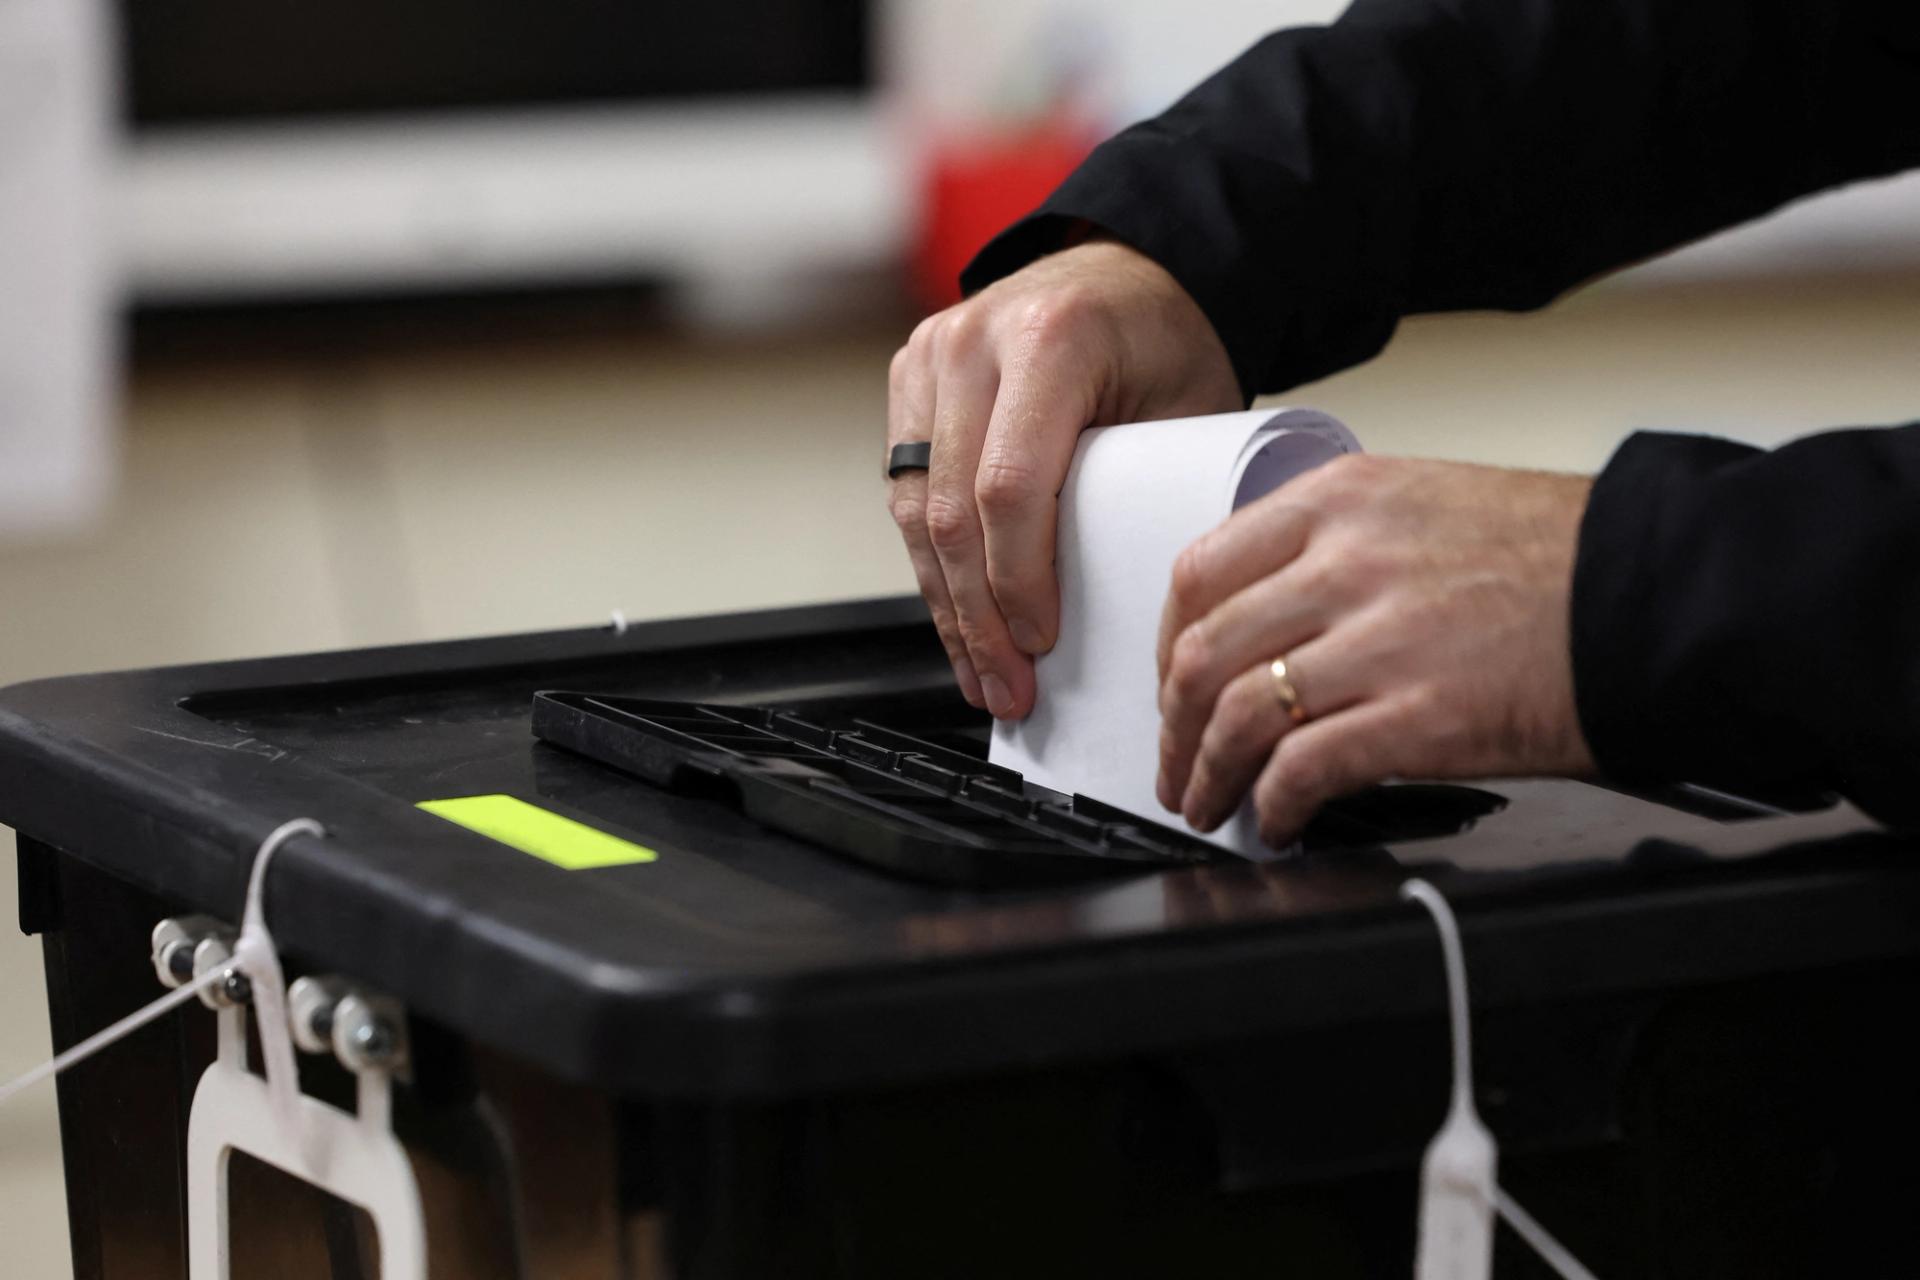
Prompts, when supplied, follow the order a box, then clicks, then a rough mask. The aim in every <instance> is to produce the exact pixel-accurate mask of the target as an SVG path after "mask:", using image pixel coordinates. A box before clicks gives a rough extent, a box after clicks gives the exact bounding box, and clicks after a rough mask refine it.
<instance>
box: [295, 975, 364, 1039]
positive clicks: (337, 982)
mask: <svg viewBox="0 0 1920 1280" xmlns="http://www.w3.org/2000/svg"><path fill="white" fill-rule="evenodd" d="M351 990H352V989H351V988H350V987H348V986H347V984H346V983H345V982H344V981H342V980H341V979H339V978H331V977H306V978H295V979H294V980H293V985H291V986H289V987H288V988H287V1020H288V1022H290V1023H291V1024H292V1031H293V1042H294V1044H296V1045H298V1046H299V1047H300V1048H301V1049H302V1050H304V1051H305V1052H307V1053H331V1052H332V1051H333V1020H334V1010H335V1009H337V1008H339V1005H340V1001H341V1000H342V999H344V998H345V997H346V996H347V995H348V994H349V992H350V991H351Z"/></svg>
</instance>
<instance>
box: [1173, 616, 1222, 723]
mask: <svg viewBox="0 0 1920 1280" xmlns="http://www.w3.org/2000/svg"><path fill="white" fill-rule="evenodd" d="M1212 666H1213V646H1212V645H1211V644H1210V643H1209V642H1208V639H1207V635H1206V629H1205V627H1204V626H1203V625H1202V624H1200V623H1197V622H1196V623H1194V624H1193V625H1192V626H1190V627H1188V628H1187V629H1186V630H1185V631H1182V632H1181V633H1180V635H1179V637H1178V638H1177V639H1176V640H1175V641H1174V642H1173V656H1172V658H1171V659H1170V660H1169V661H1168V663H1167V684H1168V686H1169V687H1170V688H1171V690H1172V692H1173V696H1174V698H1175V699H1176V700H1178V701H1179V702H1182V703H1186V704H1192V703H1194V702H1197V701H1199V700H1200V699H1201V698H1203V697H1204V696H1205V694H1206V688H1207V683H1208V678H1209V676H1210V675H1211V674H1212Z"/></svg>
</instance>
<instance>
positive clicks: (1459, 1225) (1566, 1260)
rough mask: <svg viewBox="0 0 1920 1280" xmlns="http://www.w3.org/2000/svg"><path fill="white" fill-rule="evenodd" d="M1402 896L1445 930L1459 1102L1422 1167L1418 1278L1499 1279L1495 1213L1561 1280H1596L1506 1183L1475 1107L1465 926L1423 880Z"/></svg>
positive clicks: (1443, 944) (1443, 946) (1442, 944)
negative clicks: (1462, 927)
mask: <svg viewBox="0 0 1920 1280" xmlns="http://www.w3.org/2000/svg"><path fill="white" fill-rule="evenodd" d="M1400 896H1401V897H1403V898H1405V899H1407V900H1408V901H1410V902H1417V903H1419V904H1420V905H1421V906H1422V907H1425V908H1426V910H1427V914H1429V915H1431V916H1432V917H1433V925H1434V928H1435V929H1437V930H1438V931H1439V933H1440V952H1441V957H1442V959H1443V961H1444V962H1445V965H1446V975H1447V1020H1448V1022H1449V1023H1450V1024H1451V1026H1452V1031H1453V1101H1452V1102H1451V1104H1450V1105H1449V1106H1448V1107H1447V1118H1446V1120H1445V1121H1444V1122H1443V1123H1442V1124H1441V1126H1440V1132H1439V1133H1437V1134H1435V1135H1434V1138H1433V1141H1432V1142H1431V1143H1429V1144H1428V1146H1427V1154H1426V1158H1425V1159H1424V1160H1422V1161H1421V1165H1420V1235H1419V1245H1418V1252H1417V1253H1416V1254H1415V1257H1414V1272H1413V1273H1414V1278H1415V1280H1488V1277H1490V1276H1491V1275H1492V1274H1493V1220H1494V1215H1495V1214H1496V1213H1497V1214H1499V1216H1500V1217H1502V1218H1504V1219H1506V1222H1507V1225H1508V1226H1510V1227H1512V1228H1513V1229H1514V1231H1515V1233H1516V1234H1518V1235H1519V1237H1520V1238H1521V1239H1522V1240H1524V1241H1526V1242H1527V1244H1528V1246H1529V1247H1531V1248H1532V1249H1533V1251H1534V1252H1535V1253H1537V1254H1539V1255H1540V1257H1541V1258H1542V1260H1544V1261H1545V1262H1546V1264H1547V1265H1548V1266H1550V1267H1552V1268H1553V1269H1554V1271H1555V1272H1557V1273H1558V1274H1559V1275H1560V1276H1561V1278H1562V1280H1596V1277H1595V1276H1594V1274H1593V1272H1591V1271H1589V1270H1587V1269H1586V1267H1584V1266H1582V1265H1581V1263H1580V1260H1579V1259H1578V1258H1576V1257H1574V1256H1573V1254H1572V1252H1571V1251H1570V1250H1568V1249H1567V1247H1566V1246H1565V1245H1563V1244H1561V1243H1560V1242H1559V1241H1558V1240H1556V1239H1554V1238H1553V1236H1552V1235H1551V1234H1550V1233H1549V1232H1548V1231H1547V1229H1546V1228H1545V1227H1543V1226H1541V1225H1540V1224H1539V1222H1537V1221H1536V1220H1535V1219H1534V1217H1533V1215H1532V1214H1530V1213H1528V1212H1527V1211H1526V1210H1525V1209H1523V1208H1521V1207H1520V1205H1519V1203H1518V1202H1517V1201H1516V1200H1514V1198H1513V1197H1512V1196H1510V1195H1508V1194H1507V1192H1506V1190H1505V1188H1503V1187H1501V1186H1500V1184H1499V1180H1498V1167H1499V1163H1500V1151H1499V1148H1498V1146H1497V1145H1496V1144H1495V1143H1494V1140H1493V1134H1492V1133H1491V1132H1490V1131H1489V1130H1488V1129H1487V1126H1486V1125H1484V1124H1482V1123H1481V1121H1480V1113H1479V1112H1478V1111H1476V1110H1475V1109H1474V1105H1473V1039H1472V1034H1473V1032H1472V1020H1471V1016H1470V1006H1469V1004H1468V1002H1467V960H1466V952H1465V951H1464V949H1463V948H1462V947H1461V945H1460V925H1459V923H1458V922H1457V921H1456V920H1455V919H1454V918H1453V908H1452V907H1451V906H1449V905H1448V903H1447V900H1446V898H1444V897H1442V896H1441V894H1440V891H1439V890H1438V889H1436V888H1434V887H1433V886H1432V885H1430V884H1428V883H1427V882H1426V881H1425V880H1409V881H1407V882H1406V883H1405V884H1403V885H1401V886H1400Z"/></svg>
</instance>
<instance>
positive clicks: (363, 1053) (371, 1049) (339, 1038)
mask: <svg viewBox="0 0 1920 1280" xmlns="http://www.w3.org/2000/svg"><path fill="white" fill-rule="evenodd" d="M390 1003H391V1002H387V1001H378V1002H376V1001H375V1000H374V999H370V998H368V997H365V996H361V995H350V996H347V997H346V998H345V999H343V1000H341V1001H340V1003H339V1004H337V1005H335V1006H334V1010H333V1051H334V1053H335V1054H336V1055H338V1057H339V1059H340V1062H341V1064H342V1065H344V1066H345V1067H346V1068H347V1069H348V1070H349V1071H392V1070H395V1069H397V1068H398V1067H399V1066H400V1064H401V1061H402V1059H404V1057H405V1056H406V1047H405V1043H404V1041H405V1033H404V1029H403V1028H402V1026H401V1024H400V1023H399V1022H398V1020H397V1013H396V1014H389V1013H388V1012H387V1011H385V1010H384V1009H382V1008H381V1007H380V1006H381V1005H382V1004H390Z"/></svg>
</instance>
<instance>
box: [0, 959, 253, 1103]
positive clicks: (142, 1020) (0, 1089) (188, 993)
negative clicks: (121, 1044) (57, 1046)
mask: <svg viewBox="0 0 1920 1280" xmlns="http://www.w3.org/2000/svg"><path fill="white" fill-rule="evenodd" d="M232 972H233V970H232V968H230V967H222V968H218V969H209V970H207V971H206V972H205V973H203V974H201V975H200V976H199V977H197V978H195V979H194V980H193V981H192V982H189V983H187V984H186V985H185V986H183V987H175V988H174V989H173V990H172V991H169V992H167V993H166V994H165V995H163V996H161V997H160V998H159V999H158V1000H155V1001H154V1002H153V1003H151V1004H148V1005H145V1006H143V1007H141V1008H139V1009H136V1010H134V1011H133V1012H132V1013H130V1014H128V1015H127V1016H126V1017H124V1018H122V1019H120V1021H118V1022H116V1023H114V1024H113V1025H112V1026H110V1027H108V1028H106V1029H105V1030H104V1031H96V1032H94V1033H93V1034H92V1035H90V1036H88V1037H87V1038H86V1039H85V1040H82V1041H81V1042H80V1043H79V1044H77V1045H74V1046H73V1047H72V1048H71V1049H68V1050H67V1051H66V1052H65V1053H62V1054H60V1055H59V1056H58V1057H56V1058H54V1059H53V1060H52V1061H49V1062H43V1063H41V1064H40V1065H39V1066H37V1067H35V1068H33V1069H32V1070H31V1071H29V1072H27V1073H26V1074H25V1075H23V1076H21V1077H19V1078H18V1079H16V1080H13V1081H11V1082H9V1083H7V1084H5V1085H0V1106H4V1105H6V1102H7V1099H9V1098H11V1097H13V1095H14V1094H16V1093H20V1092H23V1091H24V1090H27V1089H30V1088H32V1087H33V1086H34V1085H36V1084H39V1083H40V1082H41V1081H42V1080H46V1079H48V1078H50V1077H52V1076H57V1075H59V1074H60V1073H61V1072H62V1071H65V1070H67V1069H68V1068H69V1067H73V1066H77V1065H79V1064H80V1063H82V1062H85V1061H86V1060H87V1059H88V1058H91V1057H92V1056H93V1055H94V1054H96V1053H98V1052H100V1051H101V1050H102V1049H104V1048H106V1047H107V1046H108V1045H110V1044H113V1043H114V1042H115V1041H118V1040H123V1039H125V1038H126V1037H128V1036H130V1035H132V1034H133V1033H134V1032H136V1031H138V1030H139V1029H140V1028H142V1027H144V1026H146V1025H147V1024H148V1023H149V1022H152V1021H153V1020H154V1019H155V1018H158V1017H160V1016H161V1015H162V1014H165V1013H168V1012H170V1011H171V1010H174V1009H177V1008H179V1007H180V1006H181V1005H183V1004H185V1003H187V1002H188V1001H189V1000H191V999H193V998H194V997H195V996H197V995H199V994H200V993H201V992H202V991H205V990H206V989H207V988H208V987H211V986H213V985H214V984H215V983H219V982H224V981H226V978H227V975H228V974H230V973H232Z"/></svg>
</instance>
